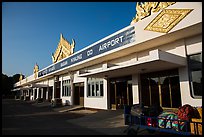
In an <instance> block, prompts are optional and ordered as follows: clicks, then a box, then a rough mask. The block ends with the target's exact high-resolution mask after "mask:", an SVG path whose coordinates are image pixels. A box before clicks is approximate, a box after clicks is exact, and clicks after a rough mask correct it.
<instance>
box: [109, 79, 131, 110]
mask: <svg viewBox="0 0 204 137" xmlns="http://www.w3.org/2000/svg"><path fill="white" fill-rule="evenodd" d="M110 104H111V109H120V108H124V105H132V104H133V99H132V78H131V76H128V77H122V78H113V79H110Z"/></svg>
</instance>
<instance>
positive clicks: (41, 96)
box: [41, 88, 43, 98]
mask: <svg viewBox="0 0 204 137" xmlns="http://www.w3.org/2000/svg"><path fill="white" fill-rule="evenodd" d="M41 98H43V88H41Z"/></svg>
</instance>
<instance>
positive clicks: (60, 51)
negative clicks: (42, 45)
mask: <svg viewBox="0 0 204 137" xmlns="http://www.w3.org/2000/svg"><path fill="white" fill-rule="evenodd" d="M74 47H75V41H74V40H73V39H72V43H71V44H70V43H69V42H68V41H67V40H66V39H65V38H64V37H63V35H62V33H60V41H59V43H58V46H57V49H56V51H55V53H54V54H53V53H52V61H53V63H55V62H57V61H59V60H61V59H63V58H66V57H68V56H70V55H71V54H73V52H74Z"/></svg>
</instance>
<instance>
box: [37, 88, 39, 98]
mask: <svg viewBox="0 0 204 137" xmlns="http://www.w3.org/2000/svg"><path fill="white" fill-rule="evenodd" d="M38 98H39V88H37V97H36V99H38Z"/></svg>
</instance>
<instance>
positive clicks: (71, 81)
mask: <svg viewBox="0 0 204 137" xmlns="http://www.w3.org/2000/svg"><path fill="white" fill-rule="evenodd" d="M73 82H74V74H70V84H71V105H74V83H73Z"/></svg>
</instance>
